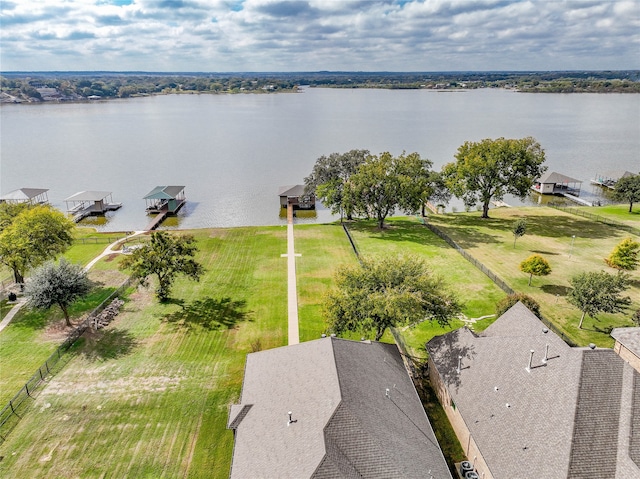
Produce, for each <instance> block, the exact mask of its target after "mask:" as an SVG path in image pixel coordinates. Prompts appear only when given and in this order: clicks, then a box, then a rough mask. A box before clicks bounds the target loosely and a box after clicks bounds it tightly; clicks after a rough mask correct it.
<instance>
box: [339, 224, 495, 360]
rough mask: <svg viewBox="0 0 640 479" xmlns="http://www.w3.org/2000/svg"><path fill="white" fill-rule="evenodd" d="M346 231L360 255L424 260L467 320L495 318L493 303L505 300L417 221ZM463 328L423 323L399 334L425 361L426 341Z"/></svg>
mask: <svg viewBox="0 0 640 479" xmlns="http://www.w3.org/2000/svg"><path fill="white" fill-rule="evenodd" d="M349 231H350V232H351V236H352V237H353V239H354V242H355V243H356V246H357V248H358V250H359V251H360V254H363V255H384V254H391V255H399V254H415V255H417V256H420V257H423V258H425V260H426V261H427V264H428V265H429V267H430V268H431V270H432V271H433V272H434V273H435V274H438V275H440V276H442V277H443V278H444V280H445V282H446V284H447V285H448V286H449V287H450V288H451V289H452V290H453V291H455V292H456V294H457V295H458V297H459V298H460V300H461V301H462V303H463V305H464V307H463V311H462V312H463V314H464V315H465V316H466V317H467V318H471V319H476V318H480V317H483V316H488V315H492V314H494V313H495V305H496V303H497V302H498V301H499V300H500V299H502V298H503V297H504V296H505V293H503V292H502V290H501V289H500V288H498V287H497V286H496V285H495V284H493V282H491V280H490V279H489V278H487V276H485V275H484V274H483V273H482V272H480V271H479V270H478V269H477V268H476V267H474V266H473V265H471V263H469V262H468V261H467V260H465V259H464V258H463V257H462V256H461V255H460V254H459V253H458V252H457V251H455V250H454V249H453V248H451V247H450V246H449V245H448V244H447V243H446V242H445V241H443V240H442V239H441V238H439V237H438V236H437V235H435V234H434V233H432V232H431V231H430V230H429V229H427V228H425V227H424V226H423V225H422V224H421V223H420V222H419V221H418V220H417V219H416V218H406V217H404V218H403V217H398V218H390V219H388V220H387V222H386V228H385V229H383V230H380V229H378V227H377V224H376V222H375V221H359V222H355V223H352V224H350V225H349ZM493 319H495V318H493ZM463 325H464V323H463V322H462V321H461V320H460V319H454V320H452V321H451V323H450V324H449V326H446V327H443V326H440V325H438V324H437V323H432V322H430V321H425V322H423V323H420V324H418V325H415V326H412V327H405V328H401V332H402V335H403V336H404V338H405V341H406V342H407V344H408V345H409V346H410V347H411V349H412V353H413V354H414V355H416V356H420V357H424V356H425V354H426V352H425V351H424V344H425V343H426V342H427V341H429V339H431V338H432V337H434V336H438V335H441V334H444V333H446V332H448V331H451V330H453V329H458V328H460V327H462V326H463Z"/></svg>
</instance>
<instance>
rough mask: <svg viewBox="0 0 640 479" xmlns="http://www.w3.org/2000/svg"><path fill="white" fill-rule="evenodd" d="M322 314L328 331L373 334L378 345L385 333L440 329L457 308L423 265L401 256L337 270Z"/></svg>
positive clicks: (458, 305) (447, 291)
mask: <svg viewBox="0 0 640 479" xmlns="http://www.w3.org/2000/svg"><path fill="white" fill-rule="evenodd" d="M324 309H325V311H324V312H325V317H326V319H327V322H328V325H329V330H330V331H333V332H335V333H337V334H340V333H342V332H344V331H361V332H363V333H364V334H369V333H371V332H373V333H374V335H375V340H376V341H378V340H379V339H380V338H381V337H382V335H383V334H384V332H385V331H386V330H387V328H389V327H395V326H400V325H407V324H416V323H419V322H421V321H437V322H438V324H441V325H446V324H448V323H449V321H450V319H451V318H453V317H454V316H456V315H457V314H458V313H459V312H460V309H461V306H460V303H459V302H458V299H457V298H456V296H455V295H454V294H453V293H452V292H450V291H449V290H448V289H447V287H446V286H445V283H444V281H443V280H442V278H440V277H438V276H435V275H434V274H432V273H431V272H430V270H429V269H428V267H427V265H426V263H425V262H424V260H422V259H421V258H418V257H413V256H401V257H382V258H364V259H363V261H362V266H359V265H356V266H343V267H341V268H339V269H338V271H337V273H336V276H335V288H334V289H333V290H331V291H330V292H329V293H328V295H327V297H326V300H325V308H324Z"/></svg>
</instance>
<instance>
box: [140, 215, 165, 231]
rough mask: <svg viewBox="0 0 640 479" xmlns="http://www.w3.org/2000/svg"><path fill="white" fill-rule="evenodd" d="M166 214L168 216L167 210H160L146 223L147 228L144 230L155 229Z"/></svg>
mask: <svg viewBox="0 0 640 479" xmlns="http://www.w3.org/2000/svg"><path fill="white" fill-rule="evenodd" d="M167 216H169V212H168V211H166V210H165V211H162V212H161V213H158V214H157V215H156V216H155V218H153V219H152V220H151V222H150V223H149V224H148V225H147V228H146V229H145V231H153V230H155V229H156V228H157V227H158V226H160V224H161V223H162V222H163V221H164V220H165V219H166V218H167Z"/></svg>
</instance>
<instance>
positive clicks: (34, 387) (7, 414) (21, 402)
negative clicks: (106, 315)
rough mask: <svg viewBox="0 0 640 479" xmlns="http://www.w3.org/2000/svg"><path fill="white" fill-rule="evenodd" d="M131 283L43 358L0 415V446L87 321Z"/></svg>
mask: <svg viewBox="0 0 640 479" xmlns="http://www.w3.org/2000/svg"><path fill="white" fill-rule="evenodd" d="M131 282H132V279H131V278H127V279H126V280H125V281H124V282H123V283H122V284H121V285H120V286H119V287H118V288H117V289H116V290H115V291H114V292H113V293H111V294H110V295H109V297H108V298H106V299H105V300H104V301H103V302H102V303H100V304H99V305H98V306H97V307H96V308H95V309H94V310H93V311H91V313H89V314H88V315H87V317H86V318H85V319H84V320H83V321H82V322H81V323H80V324H79V325H78V326H76V328H74V329H73V330H72V331H71V332H70V333H69V335H68V336H67V338H66V339H65V340H64V342H63V343H62V344H61V345H60V346H58V348H57V349H56V350H55V351H54V352H53V354H51V356H49V357H48V358H47V360H46V361H45V362H44V363H43V364H42V365H41V366H40V367H39V368H38V369H37V371H36V372H35V373H34V374H33V376H31V378H30V379H29V380H28V381H27V382H26V383H25V385H24V386H22V388H21V389H20V391H18V392H17V393H16V395H15V396H13V398H12V399H11V400H10V401H9V402H8V403H7V405H6V406H5V407H4V408H2V411H0V444H1V443H2V442H4V441H5V440H6V437H7V435H8V434H9V433H10V432H11V431H12V430H13V428H14V427H15V426H16V425H17V423H18V421H20V419H21V418H22V416H24V414H25V413H26V412H28V410H29V407H30V405H31V403H32V401H30V399H35V398H36V397H37V395H38V394H39V392H40V391H41V390H42V388H43V387H44V386H45V385H46V383H47V382H48V381H49V380H50V379H51V378H52V377H53V376H55V375H56V374H57V373H58V372H60V370H61V369H62V368H63V367H64V365H65V364H66V363H67V362H68V361H69V360H70V359H71V357H72V356H71V355H69V354H66V353H67V352H68V351H69V349H70V348H71V347H72V346H73V345H74V344H75V342H76V341H77V340H78V338H79V337H80V336H82V334H84V332H85V331H86V330H87V329H89V325H90V323H91V320H92V319H93V318H94V317H95V316H97V315H98V314H100V312H101V311H102V310H103V309H104V308H106V307H107V306H108V305H109V304H110V303H111V301H113V299H114V298H115V297H117V296H119V295H120V294H122V292H123V291H125V290H126V289H127V288H128V287H129V285H130V284H131Z"/></svg>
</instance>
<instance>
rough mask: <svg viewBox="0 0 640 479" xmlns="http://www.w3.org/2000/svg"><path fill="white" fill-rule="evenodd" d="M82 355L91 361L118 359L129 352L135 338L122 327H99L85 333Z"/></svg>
mask: <svg viewBox="0 0 640 479" xmlns="http://www.w3.org/2000/svg"><path fill="white" fill-rule="evenodd" d="M84 337H85V345H84V347H83V348H82V351H81V352H82V354H83V355H84V357H86V358H87V359H89V360H91V361H106V360H108V359H118V358H120V357H122V356H126V355H127V354H129V353H131V352H132V351H133V349H134V348H135V347H136V345H137V344H138V341H137V340H136V338H135V337H134V336H133V335H132V334H131V333H130V332H129V331H126V330H124V329H118V328H113V329H111V328H110V329H101V330H99V331H97V332H88V333H85V335H84Z"/></svg>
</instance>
